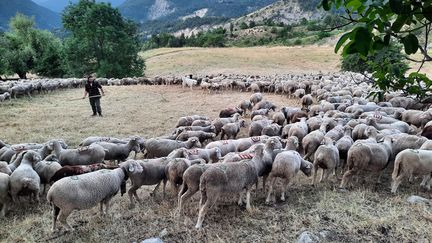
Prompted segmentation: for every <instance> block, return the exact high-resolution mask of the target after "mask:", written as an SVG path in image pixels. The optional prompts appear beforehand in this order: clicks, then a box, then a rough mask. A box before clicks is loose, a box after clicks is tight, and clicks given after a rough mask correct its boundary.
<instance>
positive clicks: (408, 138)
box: [390, 133, 428, 156]
mask: <svg viewBox="0 0 432 243" xmlns="http://www.w3.org/2000/svg"><path fill="white" fill-rule="evenodd" d="M390 137H391V138H392V139H393V155H394V156H396V155H397V154H398V153H399V152H400V151H402V150H405V149H420V147H421V146H422V145H423V144H424V143H425V142H426V141H427V140H428V139H427V138H425V137H421V136H417V135H408V134H404V133H401V134H396V135H391V136H390Z"/></svg>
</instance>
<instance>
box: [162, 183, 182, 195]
mask: <svg viewBox="0 0 432 243" xmlns="http://www.w3.org/2000/svg"><path fill="white" fill-rule="evenodd" d="M166 184H167V181H166V180H164V181H163V187H162V191H163V197H164V198H165V191H166V190H165V189H166ZM177 191H178V190H176V192H177Z"/></svg>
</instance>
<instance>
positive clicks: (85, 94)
mask: <svg viewBox="0 0 432 243" xmlns="http://www.w3.org/2000/svg"><path fill="white" fill-rule="evenodd" d="M87 94H88V92H87V90H84V96H83V99H85V98H86V97H87Z"/></svg>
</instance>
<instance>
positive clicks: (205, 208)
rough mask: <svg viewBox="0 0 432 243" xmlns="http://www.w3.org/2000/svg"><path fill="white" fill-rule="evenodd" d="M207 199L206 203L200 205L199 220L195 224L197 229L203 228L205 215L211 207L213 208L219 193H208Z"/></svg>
mask: <svg viewBox="0 0 432 243" xmlns="http://www.w3.org/2000/svg"><path fill="white" fill-rule="evenodd" d="M207 196H208V197H207V200H206V201H205V203H204V204H203V205H202V206H201V207H200V211H199V214H198V220H197V224H196V225H195V228H196V229H201V227H202V223H203V221H204V217H205V215H206V214H207V212H208V210H209V208H211V207H212V206H213V205H214V204H215V203H216V201H217V199H218V197H219V195H218V194H217V193H216V194H215V195H210V196H209V195H207Z"/></svg>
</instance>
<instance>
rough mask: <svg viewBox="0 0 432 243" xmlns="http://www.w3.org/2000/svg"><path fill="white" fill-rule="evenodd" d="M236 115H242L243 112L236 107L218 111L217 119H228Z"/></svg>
mask: <svg viewBox="0 0 432 243" xmlns="http://www.w3.org/2000/svg"><path fill="white" fill-rule="evenodd" d="M236 113H239V114H240V115H243V110H242V109H240V108H238V107H228V108H225V109H223V110H221V111H220V113H219V117H220V118H228V117H232V116H233V115H234V114H236Z"/></svg>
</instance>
